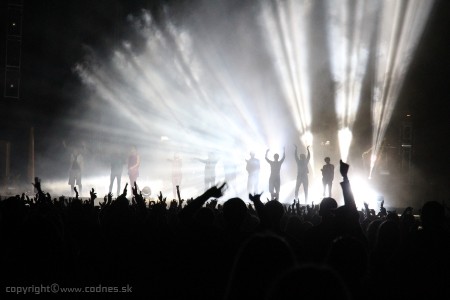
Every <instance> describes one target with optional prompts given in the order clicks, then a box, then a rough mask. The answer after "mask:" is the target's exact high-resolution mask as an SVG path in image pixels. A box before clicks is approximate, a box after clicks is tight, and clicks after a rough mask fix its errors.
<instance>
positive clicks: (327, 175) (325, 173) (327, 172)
mask: <svg viewBox="0 0 450 300" xmlns="http://www.w3.org/2000/svg"><path fill="white" fill-rule="evenodd" d="M325 163H326V164H325V165H324V166H323V167H322V169H321V170H320V171H322V183H323V196H324V197H325V190H326V188H327V186H328V197H331V186H332V184H333V179H334V165H333V164H330V158H329V157H325Z"/></svg>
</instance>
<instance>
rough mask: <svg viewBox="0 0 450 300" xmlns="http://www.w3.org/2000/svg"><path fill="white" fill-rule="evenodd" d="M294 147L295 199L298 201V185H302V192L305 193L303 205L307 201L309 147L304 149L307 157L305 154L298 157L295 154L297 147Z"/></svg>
mask: <svg viewBox="0 0 450 300" xmlns="http://www.w3.org/2000/svg"><path fill="white" fill-rule="evenodd" d="M294 146H295V153H294V155H295V161H296V162H297V183H296V184H295V198H296V199H298V190H299V189H300V185H302V184H303V190H304V191H305V203H306V202H307V201H308V173H309V171H308V163H309V160H310V158H311V153H310V152H309V146H308V147H306V151H308V156H305V154H303V153H302V154H300V157H299V156H298V154H297V145H294Z"/></svg>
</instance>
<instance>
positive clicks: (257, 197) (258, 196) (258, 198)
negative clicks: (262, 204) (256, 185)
mask: <svg viewBox="0 0 450 300" xmlns="http://www.w3.org/2000/svg"><path fill="white" fill-rule="evenodd" d="M262 194H263V193H261V194H253V195H252V194H248V198H249V199H250V201H252V202H253V203H255V201H261V195H262Z"/></svg>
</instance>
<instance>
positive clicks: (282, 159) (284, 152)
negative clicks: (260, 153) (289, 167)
mask: <svg viewBox="0 0 450 300" xmlns="http://www.w3.org/2000/svg"><path fill="white" fill-rule="evenodd" d="M285 158H286V147H283V157H282V158H281V161H280V162H281V163H283V162H284V159H285Z"/></svg>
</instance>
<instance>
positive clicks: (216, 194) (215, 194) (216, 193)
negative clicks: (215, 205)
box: [204, 182, 227, 198]
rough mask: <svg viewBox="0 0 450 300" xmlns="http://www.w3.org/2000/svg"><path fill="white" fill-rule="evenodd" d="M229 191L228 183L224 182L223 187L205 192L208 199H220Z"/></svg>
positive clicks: (216, 187)
mask: <svg viewBox="0 0 450 300" xmlns="http://www.w3.org/2000/svg"><path fill="white" fill-rule="evenodd" d="M226 189H227V183H226V182H224V183H223V184H222V185H221V186H213V187H211V188H209V189H208V190H207V191H206V192H205V194H204V195H205V196H206V197H207V198H220V197H222V196H223V194H224V193H225V191H226Z"/></svg>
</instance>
